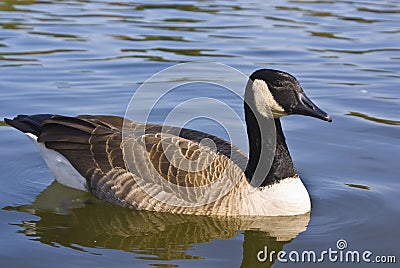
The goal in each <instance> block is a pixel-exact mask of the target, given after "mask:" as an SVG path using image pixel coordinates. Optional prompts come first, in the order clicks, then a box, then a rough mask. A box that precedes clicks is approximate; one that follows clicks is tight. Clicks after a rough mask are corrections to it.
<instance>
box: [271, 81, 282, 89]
mask: <svg viewBox="0 0 400 268" xmlns="http://www.w3.org/2000/svg"><path fill="white" fill-rule="evenodd" d="M272 84H273V85H274V86H276V87H283V83H282V81H281V80H275V81H274V82H272Z"/></svg>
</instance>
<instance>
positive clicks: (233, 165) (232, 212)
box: [5, 69, 332, 216]
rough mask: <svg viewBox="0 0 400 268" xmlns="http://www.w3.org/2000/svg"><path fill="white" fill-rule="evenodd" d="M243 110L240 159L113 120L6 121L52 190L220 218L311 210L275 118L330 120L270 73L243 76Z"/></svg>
mask: <svg viewBox="0 0 400 268" xmlns="http://www.w3.org/2000/svg"><path fill="white" fill-rule="evenodd" d="M268 107H269V108H268ZM244 110H245V120H246V125H247V133H248V140H249V157H247V156H246V155H245V154H244V153H243V152H242V151H241V150H240V149H238V148H237V147H235V146H234V145H232V144H230V143H229V142H227V141H225V140H223V139H220V138H218V137H216V136H213V135H209V134H206V133H203V132H200V131H195V130H190V129H180V128H175V127H168V128H165V127H163V126H161V125H154V124H146V125H145V124H142V123H136V122H133V121H130V120H127V119H123V118H121V117H116V116H104V115H95V116H91V115H80V116H76V117H67V116H59V115H51V114H39V115H31V116H27V115H19V116H17V117H15V118H14V119H12V120H10V119H5V122H6V123H7V124H9V125H10V126H13V127H14V128H17V129H18V130H20V131H22V132H24V133H26V134H27V135H28V136H29V137H30V138H31V139H32V140H33V141H34V143H35V144H36V145H37V147H38V149H39V151H40V152H41V154H42V156H43V158H44V159H45V161H46V163H47V165H48V166H49V168H50V170H51V171H52V173H53V175H54V177H55V178H56V180H57V181H58V182H60V183H61V184H64V185H66V186H70V187H73V188H76V189H80V190H85V191H89V192H90V193H92V194H93V195H94V196H96V197H97V198H99V199H102V200H105V201H108V202H111V203H114V204H117V205H120V206H124V207H129V208H132V209H138V210H151V211H160V212H173V213H184V214H196V215H225V216H238V215H257V216H285V215H298V214H303V213H306V212H308V211H310V209H311V203H310V198H309V195H308V192H307V190H306V188H305V187H304V185H303V183H302V182H301V180H300V178H299V176H298V174H297V171H296V169H295V167H294V165H293V162H292V159H291V157H290V153H289V151H288V147H287V145H286V142H285V137H284V135H283V132H282V127H281V122H280V117H281V116H285V115H290V114H302V115H306V116H312V117H316V118H319V119H322V120H325V121H329V122H330V121H332V119H331V117H330V116H329V115H327V114H326V113H325V112H323V111H322V110H320V109H319V108H318V107H317V106H316V105H315V104H314V103H313V102H311V100H310V99H309V98H307V97H306V95H305V93H304V91H303V89H302V88H301V86H300V84H299V82H298V81H297V79H296V78H295V77H293V76H292V75H290V74H288V73H285V72H282V71H278V70H271V69H261V70H257V71H255V72H254V73H253V74H252V75H251V76H250V79H249V82H248V84H247V86H246V90H245V103H244ZM267 120H273V122H274V123H275V129H276V146H275V154H274V156H273V159H272V160H271V162H272V166H271V168H269V166H268V169H266V168H261V169H260V168H259V166H261V167H263V163H264V162H263V161H267V160H268V155H269V154H267V157H265V156H263V153H264V150H268V148H270V144H271V142H270V141H269V139H268V138H265V137H263V136H262V128H263V125H264V123H265V124H266V123H267ZM126 125H128V126H129V128H130V129H135V130H136V129H142V130H143V133H142V135H140V136H139V137H132V138H128V139H127V140H125V139H123V136H122V130H123V128H124V127H125V126H126ZM161 132H162V133H161ZM205 138H207V139H210V140H211V141H213V142H214V144H215V145H216V149H215V150H211V148H210V147H209V146H208V145H207V144H204V143H202V142H201V141H202V140H204V139H205ZM171 148H172V152H171ZM168 154H170V155H169V156H168ZM177 155H184V156H183V157H181V158H178V157H177ZM209 159H211V161H210V160H209ZM187 160H190V161H194V162H195V165H197V168H198V167H199V166H201V168H200V169H197V170H191V169H190V165H191V164H190V163H189V164H186V166H185V165H184V164H182V163H183V162H185V161H187ZM196 161H197V162H196ZM244 163H245V164H244ZM259 163H260V165H259ZM160 178H161V180H160ZM254 181H257V182H258V183H256V184H254V183H252V182H254ZM208 185H211V186H212V188H207V187H206V186H208ZM174 187H178V189H179V192H178V193H177V192H174V189H173V188H174ZM182 189H183V190H182ZM198 189H199V190H198ZM196 190H198V191H196Z"/></svg>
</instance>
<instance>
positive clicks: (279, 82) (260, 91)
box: [245, 69, 332, 122]
mask: <svg viewBox="0 0 400 268" xmlns="http://www.w3.org/2000/svg"><path fill="white" fill-rule="evenodd" d="M245 99H246V103H247V105H250V106H252V110H253V112H257V113H258V114H260V115H261V116H263V117H271V113H272V116H273V117H274V118H280V117H281V116H285V115H291V114H300V115H305V116H311V117H315V118H319V119H322V120H324V121H328V122H331V121H332V118H331V117H330V116H329V115H328V114H327V113H325V112H324V111H322V110H321V109H320V108H318V106H317V105H315V104H314V103H313V102H312V101H311V100H310V99H309V98H308V97H307V96H306V94H305V93H304V91H303V89H302V88H301V86H300V83H299V82H298V81H297V79H296V78H295V77H294V76H292V75H290V74H288V73H285V72H282V71H278V70H272V69H260V70H257V71H255V72H254V73H253V74H252V75H251V76H250V80H249V83H248V85H247V88H246V93H245Z"/></svg>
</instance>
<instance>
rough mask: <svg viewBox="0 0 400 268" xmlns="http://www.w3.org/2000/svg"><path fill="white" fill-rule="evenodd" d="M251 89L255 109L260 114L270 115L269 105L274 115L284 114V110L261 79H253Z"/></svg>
mask: <svg viewBox="0 0 400 268" xmlns="http://www.w3.org/2000/svg"><path fill="white" fill-rule="evenodd" d="M252 91H253V94H254V102H255V105H256V109H257V111H258V112H259V113H260V114H262V115H263V116H266V117H270V112H269V111H268V107H269V109H270V110H271V112H272V114H273V115H274V117H280V116H283V115H286V113H285V110H284V109H283V108H282V106H280V105H279V104H278V102H277V101H276V100H275V98H274V97H273V96H272V94H271V91H269V88H268V85H267V84H266V83H265V82H264V81H263V80H260V79H255V80H254V81H253V86H252Z"/></svg>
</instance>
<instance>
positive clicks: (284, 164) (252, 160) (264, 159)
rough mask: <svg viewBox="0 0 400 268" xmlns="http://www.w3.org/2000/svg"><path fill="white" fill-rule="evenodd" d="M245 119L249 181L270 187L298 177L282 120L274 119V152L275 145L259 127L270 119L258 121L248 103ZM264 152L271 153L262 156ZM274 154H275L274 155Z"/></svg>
mask: <svg viewBox="0 0 400 268" xmlns="http://www.w3.org/2000/svg"><path fill="white" fill-rule="evenodd" d="M245 118H246V125H247V134H248V139H249V161H248V163H247V167H246V171H245V174H246V177H247V180H248V181H249V182H250V183H251V184H252V185H254V186H268V185H272V184H274V183H276V182H279V181H280V180H282V179H285V178H288V177H295V176H297V171H296V168H295V167H294V165H293V161H292V158H291V156H290V153H289V150H288V147H287V144H286V141H285V136H284V134H283V131H282V126H281V121H280V119H279V118H274V121H275V129H276V144H275V151H273V149H270V148H272V147H271V146H272V145H273V143H272V142H271V141H269V139H268V137H264V138H263V137H262V135H261V128H260V125H259V124H263V123H264V125H266V123H267V122H266V121H267V120H270V119H266V118H259V119H258V120H257V119H256V116H255V115H254V113H253V111H252V110H251V109H250V107H249V106H248V105H247V104H246V103H245ZM263 121H264V122H263ZM262 150H267V151H268V150H269V152H266V153H265V154H262ZM273 152H275V153H274V154H273ZM272 154H273V155H272ZM272 157H273V160H272V165H271V166H270V163H271V158H272ZM258 163H260V166H259V167H257V166H258ZM264 163H265V164H264Z"/></svg>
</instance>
